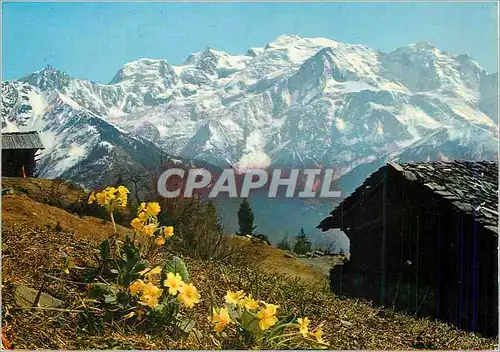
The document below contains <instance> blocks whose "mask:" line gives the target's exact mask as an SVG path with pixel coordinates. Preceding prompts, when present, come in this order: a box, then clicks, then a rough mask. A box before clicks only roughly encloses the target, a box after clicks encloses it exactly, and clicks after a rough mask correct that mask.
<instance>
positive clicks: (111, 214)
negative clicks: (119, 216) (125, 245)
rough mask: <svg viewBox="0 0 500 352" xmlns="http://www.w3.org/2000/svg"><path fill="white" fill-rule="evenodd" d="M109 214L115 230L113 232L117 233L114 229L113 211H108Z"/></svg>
mask: <svg viewBox="0 0 500 352" xmlns="http://www.w3.org/2000/svg"><path fill="white" fill-rule="evenodd" d="M109 215H110V216H111V222H112V223H113V230H114V231H115V233H117V231H116V223H115V217H114V216H113V211H110V212H109Z"/></svg>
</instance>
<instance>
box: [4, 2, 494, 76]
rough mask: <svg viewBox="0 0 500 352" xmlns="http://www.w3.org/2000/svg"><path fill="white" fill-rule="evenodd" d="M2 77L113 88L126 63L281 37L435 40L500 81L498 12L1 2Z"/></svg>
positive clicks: (387, 43) (175, 59)
mask: <svg viewBox="0 0 500 352" xmlns="http://www.w3.org/2000/svg"><path fill="white" fill-rule="evenodd" d="M2 17H3V25H2V27H3V28H2V50H3V51H2V53H3V55H2V56H3V57H2V59H3V63H2V76H3V77H2V78H3V79H4V80H6V79H14V78H19V77H22V76H24V75H26V74H28V73H30V72H33V71H37V70H40V69H41V68H43V67H44V66H46V65H47V64H50V65H51V66H54V67H56V68H58V69H61V70H64V71H66V72H67V73H69V74H70V75H71V76H74V77H81V78H88V79H90V80H93V81H96V82H101V83H107V82H109V81H110V80H111V78H112V77H113V76H114V74H115V72H116V71H117V70H118V69H119V68H120V67H121V66H122V65H123V64H124V63H126V62H128V61H132V60H135V59H139V58H143V57H148V58H166V59H167V60H168V61H169V62H170V63H171V64H180V63H182V62H183V61H184V60H185V59H186V58H187V56H188V55H189V54H190V53H192V52H197V51H202V50H204V49H205V48H206V47H208V46H209V47H212V48H215V49H218V50H223V51H226V52H228V53H230V54H243V53H245V52H246V50H247V49H248V48H249V47H258V46H265V45H266V43H268V42H270V41H272V40H273V39H275V38H276V37H278V36H279V35H281V34H297V35H300V36H303V37H327V38H330V39H333V40H338V41H343V42H349V43H356V44H364V45H367V46H369V47H372V48H375V49H381V50H384V51H391V50H394V49H395V48H397V47H400V46H404V45H407V44H411V43H415V42H418V41H430V42H431V43H433V44H434V45H436V46H437V47H438V48H440V49H441V50H443V51H450V52H454V53H457V54H461V53H467V54H469V55H471V56H472V57H474V58H475V59H476V60H477V61H478V62H479V64H480V65H481V66H482V67H484V68H485V69H486V70H488V71H489V72H496V71H497V66H498V55H497V43H498V42H497V5H496V3H492V2H490V3H415V2H413V3H352V2H351V3H189V2H183V3H3V15H2Z"/></svg>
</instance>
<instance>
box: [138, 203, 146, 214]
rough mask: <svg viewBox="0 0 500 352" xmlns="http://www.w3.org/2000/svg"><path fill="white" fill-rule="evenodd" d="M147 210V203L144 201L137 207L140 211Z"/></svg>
mask: <svg viewBox="0 0 500 352" xmlns="http://www.w3.org/2000/svg"><path fill="white" fill-rule="evenodd" d="M144 210H146V203H144V202H142V203H141V205H139V207H138V208H137V212H138V213H140V212H142V211H144Z"/></svg>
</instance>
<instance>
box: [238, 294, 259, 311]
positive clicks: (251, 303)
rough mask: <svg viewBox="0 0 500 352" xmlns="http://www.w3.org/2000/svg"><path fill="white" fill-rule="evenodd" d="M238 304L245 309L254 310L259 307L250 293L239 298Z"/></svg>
mask: <svg viewBox="0 0 500 352" xmlns="http://www.w3.org/2000/svg"><path fill="white" fill-rule="evenodd" d="M240 304H241V305H242V306H243V307H245V309H247V310H254V309H257V308H259V303H258V302H257V301H256V300H254V299H253V298H252V295H248V297H245V298H243V299H242V300H240Z"/></svg>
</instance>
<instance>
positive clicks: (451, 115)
mask: <svg viewBox="0 0 500 352" xmlns="http://www.w3.org/2000/svg"><path fill="white" fill-rule="evenodd" d="M497 77H498V76H495V75H488V74H486V73H485V72H484V70H482V69H481V68H480V66H479V65H477V63H476V62H475V61H474V60H473V59H472V58H471V57H470V56H466V55H459V56H456V55H453V54H450V53H445V52H441V51H439V50H438V49H437V48H435V47H434V46H433V45H432V44H430V43H427V42H422V43H416V44H411V45H408V46H405V47H402V48H398V49H396V50H394V51H392V52H390V53H383V52H381V51H378V50H373V49H370V48H368V47H366V46H363V45H357V44H347V43H341V42H337V41H334V40H330V39H327V38H302V37H299V36H296V35H283V36H280V37H278V38H276V39H275V40H274V41H271V42H270V43H269V44H267V45H266V46H265V47H263V48H260V47H257V48H251V49H249V50H248V51H247V52H246V53H245V54H244V55H232V54H228V53H226V52H223V51H218V50H215V49H213V48H207V49H206V50H204V51H200V52H197V53H193V54H192V55H190V56H189V57H188V59H187V60H186V61H185V62H184V63H183V64H181V65H176V66H172V65H170V64H169V63H168V62H167V60H165V59H160V60H154V59H139V60H135V61H132V62H129V63H126V64H125V65H124V66H123V67H122V68H121V69H120V70H119V71H118V73H117V74H116V75H115V77H114V78H113V80H112V81H111V82H110V84H96V83H92V82H89V81H87V80H83V79H72V78H70V77H69V76H68V75H67V74H65V73H63V72H61V71H57V70H54V69H52V68H46V69H44V70H42V71H40V72H36V73H33V74H31V75H29V76H27V77H25V78H23V79H21V80H19V81H12V82H8V83H7V84H4V85H3V87H2V96H3V98H4V99H3V107H4V111H3V116H2V127H3V128H7V127H8V128H13V127H15V126H18V125H19V126H27V125H30V124H31V125H32V126H36V128H38V129H41V130H42V131H44V134H45V135H48V136H49V137H45V138H48V140H50V141H51V143H52V145H60V146H61V148H63V149H64V148H73V149H71V150H72V152H71V153H72V155H75V156H76V155H78V156H80V155H81V154H82V151H83V150H94V149H93V148H96V147H95V146H96V145H98V144H99V142H100V141H107V142H109V141H114V142H113V143H112V144H113V145H115V146H117V145H118V144H120V145H122V146H123V145H124V144H126V143H127V141H128V140H129V139H134V138H136V137H137V138H138V136H140V138H142V139H148V140H149V142H148V143H151V144H152V145H154V146H155V148H156V147H161V148H164V149H166V150H167V151H168V152H170V153H171V154H174V155H180V156H182V157H186V158H193V159H198V160H203V161H205V162H208V163H212V164H215V165H226V164H228V163H231V162H234V161H237V160H241V159H242V158H243V159H244V158H245V151H246V150H247V149H246V146H247V145H248V144H249V143H253V141H255V140H258V142H259V143H257V144H258V149H256V150H252V152H255V153H260V154H262V155H266V158H269V160H271V163H273V164H277V163H280V164H281V165H302V164H304V163H307V164H309V165H313V164H320V163H321V164H323V165H334V166H335V167H338V168H339V170H340V171H339V176H340V175H342V174H346V173H348V172H350V170H352V169H353V168H355V167H356V166H362V165H366V164H370V163H372V162H373V161H375V160H383V158H384V157H386V156H387V155H389V154H390V155H396V156H398V157H401V158H403V159H404V158H407V159H409V158H416V159H418V158H424V159H425V158H427V157H430V158H432V157H435V156H436V155H437V152H442V154H445V155H446V156H447V157H450V158H452V157H454V156H456V157H460V158H469V159H474V158H477V157H479V156H481V157H484V156H485V155H487V156H495V155H496V145H495V138H496V125H495V122H494V121H496V120H497V119H498V117H497V115H496V113H495V111H497V110H498V96H497V94H496V92H497V89H498V87H497ZM77 127H78V128H79V129H81V131H80V130H78V131H79V132H78V133H77V132H76V128H77ZM117 131H118V132H119V135H120V137H119V142H118V140H117V138H118V137H116V136H117V133H118V132H117ZM84 132H85V133H84ZM63 134H64V135H63ZM72 134H74V135H72ZM110 135H113V137H111V136H110ZM134 135H135V136H136V137H134ZM473 137H474V138H473ZM77 139H78V140H77ZM63 140H64V143H63V142H61V141H63ZM89 141H92V143H93V144H92V146H89V145H88V143H90V142H89ZM109 143H111V142H109ZM134 143H136V142H134ZM441 147H442V148H444V149H445V150H440V148H441ZM115 149H116V150H118V148H115ZM54 150H55V149H54ZM54 150H53V149H47V150H46V151H44V153H45V154H44V155H45V157H48V158H50V154H51V153H55V151H54ZM64 152H65V151H64V150H63V151H62V152H61V153H62V154H57V158H58V160H59V158H62V157H63V156H64ZM66 152H67V151H66ZM58 153H59V152H58ZM99 155H100V156H101V157H103V154H102V153H101V154H99ZM75 158H76V157H75ZM61 160H62V159H61ZM78 160H80V159H78V158H77V159H74V161H75V162H74V164H72V166H71V167H75V165H78V163H80V161H78ZM82 160H83V159H82ZM47 165H49V164H47ZM63 165H65V164H61V166H60V167H59V168H60V169H59V172H64V170H62V168H63ZM47 167H48V166H47Z"/></svg>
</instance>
